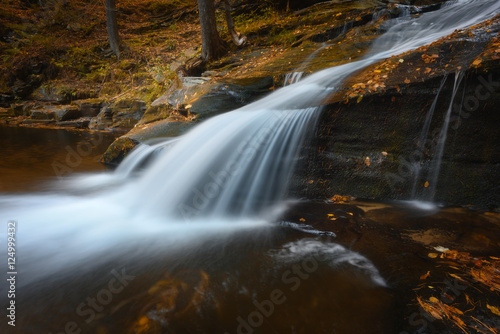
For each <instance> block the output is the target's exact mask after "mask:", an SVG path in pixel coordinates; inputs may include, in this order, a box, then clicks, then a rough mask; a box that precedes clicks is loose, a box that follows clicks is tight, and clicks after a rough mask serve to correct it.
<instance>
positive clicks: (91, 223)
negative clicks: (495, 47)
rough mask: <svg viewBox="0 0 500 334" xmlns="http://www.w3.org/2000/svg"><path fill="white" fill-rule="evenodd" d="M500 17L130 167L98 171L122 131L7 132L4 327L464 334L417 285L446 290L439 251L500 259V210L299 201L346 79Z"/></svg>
mask: <svg viewBox="0 0 500 334" xmlns="http://www.w3.org/2000/svg"><path fill="white" fill-rule="evenodd" d="M499 11H500V3H499V2H498V1H455V2H453V3H450V4H449V5H446V6H444V7H443V9H441V10H440V11H438V12H431V13H426V14H423V15H421V16H420V17H419V18H417V19H410V18H408V19H407V20H402V21H401V20H398V21H395V22H393V24H392V26H390V27H388V30H387V33H385V34H384V35H382V36H381V37H380V38H379V39H378V40H376V41H375V42H374V45H373V49H372V51H371V52H370V53H369V54H368V55H367V56H366V57H364V58H363V59H362V60H359V61H356V62H352V63H349V64H344V65H341V66H337V67H333V68H330V69H327V70H324V71H321V72H318V73H315V74H312V75H310V76H308V77H306V78H303V79H302V80H300V81H298V82H297V83H295V84H292V85H289V86H287V87H284V88H282V89H280V90H278V91H277V92H275V93H273V94H270V95H268V96H267V97H265V98H264V99H262V100H260V101H257V102H255V103H252V104H250V105H247V106H245V107H243V108H241V109H239V110H235V111H232V112H229V113H226V114H223V115H220V116H217V117H214V118H211V119H209V120H207V121H205V122H203V123H201V124H200V125H198V126H197V127H195V128H194V129H193V130H191V131H190V132H188V133H187V134H185V135H184V136H182V137H181V138H179V139H178V140H176V141H174V142H172V141H171V139H169V140H168V141H165V142H164V143H161V144H155V145H156V146H154V147H153V148H151V147H152V146H149V145H147V144H144V146H149V147H144V146H139V149H137V151H136V152H135V153H132V154H131V155H130V158H129V159H128V160H125V161H124V162H123V164H124V165H122V166H121V167H119V168H118V169H117V170H116V171H115V172H113V171H106V170H102V167H100V166H99V165H98V164H97V162H96V160H97V157H98V156H99V155H100V154H101V153H102V152H103V150H104V149H105V147H106V146H107V144H109V143H110V142H111V141H112V139H113V138H112V136H106V135H102V134H97V133H96V134H90V133H86V132H81V133H69V132H65V131H55V132H51V133H50V134H45V132H42V130H38V129H11V128H7V129H6V131H5V132H3V130H4V129H3V128H2V136H1V137H0V140H1V143H2V144H3V145H2V150H5V152H6V153H7V154H6V155H8V156H9V159H6V160H3V161H2V163H1V165H0V167H1V171H2V176H1V182H0V185H1V186H2V188H1V192H2V193H1V194H0V221H2V222H3V223H4V224H5V225H4V226H5V227H4V228H3V229H2V230H1V232H0V238H2V244H3V242H4V240H8V237H11V238H12V240H13V241H12V243H14V242H15V247H14V246H12V247H11V248H12V249H13V251H12V252H10V254H9V255H8V254H7V253H5V252H3V253H2V254H1V255H0V262H1V263H4V264H6V263H8V261H9V260H8V258H14V257H15V259H16V261H15V263H13V264H10V263H9V265H10V266H11V267H9V268H8V269H9V270H6V276H7V277H8V278H9V279H10V281H8V283H9V284H8V286H7V288H8V289H10V290H9V291H12V289H14V291H13V292H12V293H13V294H14V296H12V297H8V299H9V300H6V301H4V298H5V297H4V296H2V307H3V309H4V310H5V309H7V310H8V312H9V314H10V315H12V314H14V319H12V318H8V319H11V321H15V325H16V327H15V328H14V327H13V326H12V324H7V321H5V318H4V320H3V321H2V323H1V324H0V328H2V332H4V328H6V330H7V331H8V333H247V334H250V333H341V334H349V333H353V334H354V333H367V334H368V333H381V334H382V333H384V334H385V333H404V332H435V333H455V332H456V331H455V330H456V328H453V326H452V325H450V324H447V323H445V325H444V327H443V324H442V323H437V324H435V323H432V321H430V320H429V319H427V318H424V317H423V316H422V315H420V316H418V314H419V313H417V317H416V316H415V315H414V313H415V312H419V309H418V307H417V305H416V303H415V301H414V298H415V289H416V288H417V287H418V288H419V289H423V288H425V287H420V286H419V284H420V283H421V282H420V281H423V280H424V279H426V278H424V279H422V278H421V277H422V275H424V276H425V274H426V271H429V275H430V271H431V270H432V271H433V272H434V271H435V273H434V274H433V275H434V276H432V280H437V281H433V283H429V284H428V285H427V286H431V287H433V289H434V285H436V286H440V285H441V284H446V281H445V279H446V277H448V276H447V275H448V272H447V270H448V267H446V268H444V267H443V268H441V267H440V265H438V263H436V262H435V261H439V259H442V257H441V258H440V257H439V255H436V256H435V257H432V256H428V253H429V252H433V247H438V246H443V244H445V246H446V247H448V248H458V247H460V249H461V250H464V251H468V252H476V253H477V254H479V255H481V256H491V255H492V254H497V255H498V252H499V250H500V243H499V241H500V233H499V221H498V217H497V216H489V215H486V214H483V213H474V212H471V211H469V210H467V209H463V208H440V207H439V206H438V205H434V204H433V205H424V206H422V205H418V204H419V203H418V202H417V203H416V202H412V201H408V202H395V203H374V202H370V201H352V202H349V203H332V202H331V201H319V202H318V201H309V200H298V199H290V198H287V197H286V193H287V189H288V183H289V180H290V179H291V177H292V175H293V173H294V167H295V165H296V164H297V159H298V158H297V157H298V153H299V152H300V149H301V147H302V146H303V145H304V143H306V142H307V141H308V140H309V139H310V137H311V134H312V133H313V131H314V129H315V125H316V122H317V118H318V116H319V115H320V113H321V107H320V105H321V103H322V101H323V100H324V99H325V98H326V97H327V96H328V95H329V94H331V93H332V92H333V91H335V90H336V89H338V87H340V86H341V84H342V82H343V80H345V79H346V78H348V77H349V76H350V75H352V74H353V73H355V72H356V71H358V70H360V69H362V68H364V67H366V66H368V65H370V64H373V63H375V62H377V61H379V60H381V59H385V58H387V57H390V56H391V55H394V54H399V53H402V52H405V51H408V50H412V49H415V48H418V47H420V46H422V45H426V44H428V43H431V42H432V41H435V40H437V39H439V38H440V37H443V36H446V35H448V34H450V33H451V32H453V31H454V30H456V29H462V28H465V27H468V26H471V25H474V24H477V23H480V22H482V21H484V20H487V19H489V18H491V17H493V16H494V15H495V14H497V13H498V12H499ZM43 131H46V130H43ZM15 132H18V133H15ZM41 143H43V145H40V144H41ZM442 149H443V150H444V149H445V148H444V147H443V148H442ZM158 150H160V151H158ZM415 204H417V205H415ZM427 204H428V203H427ZM431 204H432V203H431ZM8 227H11V230H9V229H8ZM428 231H433V232H432V233H430V234H429V233H428ZM14 239H15V241H14ZM438 249H440V248H438ZM479 255H478V256H479ZM435 258H437V260H432V259H435ZM478 261H479V260H478ZM481 261H482V260H481ZM437 268H441V269H437ZM9 273H10V274H9ZM429 275H428V276H429ZM428 276H427V277H428ZM4 284H5V282H4ZM468 289H469V290H468V292H467V293H468V294H470V295H471V296H474V298H476V297H477V298H480V297H479V296H480V295H481V293H477V292H472V291H473V290H474V289H472V288H468ZM2 291H5V290H3V287H2ZM461 291H462V290H461ZM486 291H488V289H487V288H486ZM424 292H425V291H423V290H422V291H420V293H422V294H424ZM475 294H476V295H475ZM9 296H10V293H9ZM487 296H488V298H489V299H488V303H496V305H498V304H500V301H499V300H498V296H496V295H494V294H491V296H490V295H487ZM428 297H429V296H427V298H428ZM456 297H457V298H458V297H462V298H465V296H464V293H461V294H460V295H458V294H457V296H456ZM12 301H14V303H12ZM12 305H14V308H12ZM9 314H8V315H9ZM478 317H479V318H481V319H482V323H483V324H485V326H486V325H491V326H497V325H498V321H496V320H495V318H492V317H488V316H487V315H484V314H479V315H476V318H477V319H479V318H478ZM425 319H427V320H425ZM417 320H420V321H419V322H416V321H417ZM424 320H425V321H424ZM470 321H472V320H470ZM424 323H425V325H424Z"/></svg>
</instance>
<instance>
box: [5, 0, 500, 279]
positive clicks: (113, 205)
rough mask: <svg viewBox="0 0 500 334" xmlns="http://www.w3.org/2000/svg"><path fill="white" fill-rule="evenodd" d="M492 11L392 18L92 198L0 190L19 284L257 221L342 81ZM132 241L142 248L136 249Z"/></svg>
mask: <svg viewBox="0 0 500 334" xmlns="http://www.w3.org/2000/svg"><path fill="white" fill-rule="evenodd" d="M499 11H500V2H499V1H497V0H486V1H459V2H457V3H456V4H452V5H450V6H446V7H444V8H443V9H442V10H439V11H436V12H430V13H425V14H422V15H421V16H420V17H418V18H416V19H411V18H408V19H407V20H399V21H395V22H396V23H395V24H394V25H393V26H392V27H390V29H389V30H388V32H387V33H386V34H384V35H382V36H381V37H380V38H378V39H377V40H376V41H375V42H374V45H373V47H372V49H371V52H369V53H368V56H366V57H364V58H363V59H361V60H359V61H356V62H352V63H348V64H344V65H340V66H337V67H333V68H330V69H326V70H323V71H320V72H318V73H315V74H312V75H310V76H308V77H306V78H304V79H302V80H301V81H299V82H297V83H296V84H294V85H289V86H287V87H283V88H281V89H279V90H277V91H276V92H274V93H272V94H270V95H268V96H267V97H265V98H263V99H261V100H260V101H257V102H255V103H252V104H250V105H248V106H245V107H243V108H241V109H238V110H235V111H232V112H229V113H226V114H222V115H219V116H217V117H214V118H211V119H209V120H207V121H205V122H203V123H201V124H200V125H198V126H197V127H195V128H193V129H192V130H191V131H189V132H188V133H187V134H185V135H183V136H182V137H181V138H179V139H178V140H176V141H175V142H169V143H159V144H157V145H156V146H150V147H142V148H141V147H140V148H139V149H138V150H137V151H136V152H135V153H134V154H133V155H131V156H130V158H129V159H127V161H125V162H124V163H123V165H122V166H120V167H119V168H118V171H117V173H121V175H130V173H133V172H134V171H137V169H138V168H139V167H141V165H143V163H144V162H145V161H146V160H147V159H148V157H149V156H151V154H153V152H155V151H156V150H157V149H159V148H160V147H162V145H164V144H165V145H167V146H169V147H168V149H164V150H162V151H161V152H159V153H158V155H157V156H156V157H155V158H154V159H153V161H152V162H151V163H150V164H149V165H148V166H147V168H145V169H144V170H142V171H140V172H139V173H138V175H137V177H134V178H126V179H124V181H123V182H122V184H120V185H118V186H114V187H108V186H107V184H106V185H103V186H102V189H101V190H100V191H97V190H95V191H94V192H93V193H92V194H91V196H86V195H85V194H84V195H81V194H76V195H72V194H67V193H62V194H61V193H53V194H41V195H40V194H30V195H24V196H0V209H1V213H0V220H2V221H4V222H6V221H9V220H17V221H19V227H18V234H19V235H20V236H22V237H21V238H20V239H19V242H18V244H17V246H18V247H19V249H22V253H21V252H20V253H19V257H20V259H19V261H20V262H21V263H23V270H24V275H23V277H22V278H21V279H22V280H24V281H20V283H19V284H22V283H27V282H30V281H33V280H36V279H39V278H41V277H42V276H44V275H49V274H56V273H57V272H58V270H62V269H65V270H67V271H70V270H72V269H75V268H78V269H82V268H83V267H84V264H86V265H87V266H95V265H97V264H98V263H99V262H101V263H102V261H106V260H109V259H111V258H113V257H114V258H117V257H118V256H120V255H123V254H126V256H127V258H128V259H129V258H131V257H133V256H136V257H137V258H138V259H140V260H143V258H144V257H147V256H144V255H145V254H149V253H148V252H155V251H157V252H159V250H163V249H164V248H162V247H165V245H166V244H175V243H176V242H181V243H182V242H184V243H189V242H190V241H192V240H197V239H199V238H204V237H207V236H213V235H217V236H220V235H223V234H224V233H230V232H231V231H234V230H236V229H249V228H255V227H257V226H263V225H265V223H266V222H268V221H272V220H273V218H272V216H271V213H272V212H274V210H275V209H276V208H279V207H280V205H282V203H283V201H284V200H285V198H284V195H285V193H286V190H287V186H288V180H289V179H290V177H291V175H292V173H293V170H294V166H295V165H296V163H297V161H296V160H297V154H298V152H299V151H300V148H301V146H302V145H303V143H304V142H305V141H306V140H307V138H308V136H309V135H310V134H311V132H312V131H314V126H315V123H316V120H317V117H318V115H319V114H320V111H321V107H320V105H321V104H322V103H323V101H324V100H325V98H327V97H328V96H329V95H331V94H332V93H333V92H334V91H335V90H336V89H338V88H339V87H341V85H342V82H343V81H344V80H345V79H346V78H348V77H349V76H351V75H353V74H354V73H356V72H357V71H359V70H361V69H363V68H364V67H366V66H368V65H370V64H373V63H375V62H377V61H379V60H381V59H385V58H388V57H391V56H392V55H397V54H400V53H403V52H406V51H409V50H412V49H415V48H418V47H420V46H423V45H426V44H429V43H431V42H433V41H435V40H437V39H439V38H441V37H443V36H447V35H449V34H451V33H452V32H453V31H455V30H456V29H463V28H465V27H468V26H471V25H474V24H477V23H479V22H482V21H484V20H487V19H489V18H491V17H493V16H494V15H495V14H497V13H498V12H499ZM459 77H460V76H459ZM458 83H459V79H458V78H457V81H456V86H458ZM450 112H451V111H449V112H448V113H450ZM448 123H449V115H447V118H446V126H445V127H444V128H443V131H442V137H443V138H440V142H443V146H442V148H440V149H439V152H441V153H440V154H438V155H437V156H436V161H435V164H433V165H436V166H437V169H436V168H434V169H433V170H434V171H435V175H436V176H435V177H436V178H437V175H438V174H439V164H440V162H441V157H442V151H443V149H444V140H445V139H446V132H447V128H448V125H447V124H448ZM435 177H434V176H432V179H434V178H435ZM186 221H189V222H190V224H186ZM139 241H140V242H141V244H142V246H143V247H142V248H140V247H137V244H138V243H139ZM145 246H147V247H145ZM144 248H147V250H144ZM126 252H129V253H126ZM3 254H4V255H2V256H5V252H4V253H3ZM2 259H3V258H2ZM4 263H6V259H5V261H4Z"/></svg>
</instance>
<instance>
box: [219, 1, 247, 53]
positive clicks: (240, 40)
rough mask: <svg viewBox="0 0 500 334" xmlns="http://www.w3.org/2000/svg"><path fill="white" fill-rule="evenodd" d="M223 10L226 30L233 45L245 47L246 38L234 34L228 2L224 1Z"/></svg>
mask: <svg viewBox="0 0 500 334" xmlns="http://www.w3.org/2000/svg"><path fill="white" fill-rule="evenodd" d="M224 10H225V12H226V22H227V30H229V34H230V35H231V39H232V40H233V43H234V44H236V45H237V46H242V45H245V43H246V42H247V38H246V36H244V35H243V36H241V35H240V34H239V33H238V32H236V29H234V21H233V17H232V16H231V5H230V4H229V0H224Z"/></svg>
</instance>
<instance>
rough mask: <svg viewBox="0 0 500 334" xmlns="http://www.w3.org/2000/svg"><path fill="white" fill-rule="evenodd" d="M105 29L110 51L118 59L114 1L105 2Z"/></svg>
mask: <svg viewBox="0 0 500 334" xmlns="http://www.w3.org/2000/svg"><path fill="white" fill-rule="evenodd" d="M106 28H107V29H108V37H109V45H110V46H111V50H112V51H113V53H114V54H115V55H116V57H117V58H118V59H119V58H120V36H119V35H118V23H117V22H116V7H115V0H106Z"/></svg>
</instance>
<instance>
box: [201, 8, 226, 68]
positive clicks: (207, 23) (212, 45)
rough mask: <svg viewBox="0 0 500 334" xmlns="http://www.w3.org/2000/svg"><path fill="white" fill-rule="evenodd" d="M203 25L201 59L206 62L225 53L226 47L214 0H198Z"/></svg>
mask: <svg viewBox="0 0 500 334" xmlns="http://www.w3.org/2000/svg"><path fill="white" fill-rule="evenodd" d="M198 12H199V14H200V25H201V59H202V60H203V61H204V62H206V61H209V60H213V59H217V58H219V57H221V56H223V55H224V53H225V47H224V43H223V42H222V39H221V38H220V36H219V32H218V31H217V22H216V20H215V4H214V0H198Z"/></svg>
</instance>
